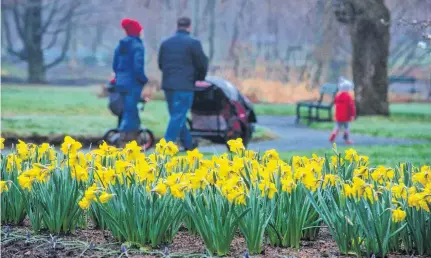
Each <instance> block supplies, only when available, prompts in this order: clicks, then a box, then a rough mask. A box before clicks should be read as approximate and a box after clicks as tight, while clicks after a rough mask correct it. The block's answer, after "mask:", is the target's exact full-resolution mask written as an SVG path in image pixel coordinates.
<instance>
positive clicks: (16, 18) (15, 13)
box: [12, 4, 25, 40]
mask: <svg viewBox="0 0 431 258" xmlns="http://www.w3.org/2000/svg"><path fill="white" fill-rule="evenodd" d="M12 12H13V18H14V21H15V26H16V29H17V31H18V34H19V36H20V37H21V39H22V40H24V38H25V35H24V25H23V24H22V22H21V18H20V17H21V14H20V13H19V10H18V4H15V5H14V6H13V8H12Z"/></svg>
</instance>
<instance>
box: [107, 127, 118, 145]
mask: <svg viewBox="0 0 431 258" xmlns="http://www.w3.org/2000/svg"><path fill="white" fill-rule="evenodd" d="M119 133H120V131H118V129H116V128H115V129H109V130H108V131H107V132H106V133H105V134H104V135H103V140H104V141H105V142H106V143H107V144H109V145H117V143H118V139H119Z"/></svg>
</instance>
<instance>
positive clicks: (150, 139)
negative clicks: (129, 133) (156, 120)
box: [138, 129, 155, 151]
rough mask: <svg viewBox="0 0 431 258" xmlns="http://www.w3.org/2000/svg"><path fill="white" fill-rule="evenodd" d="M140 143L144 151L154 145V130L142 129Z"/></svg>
mask: <svg viewBox="0 0 431 258" xmlns="http://www.w3.org/2000/svg"><path fill="white" fill-rule="evenodd" d="M138 144H139V146H141V147H142V149H143V150H144V151H146V150H148V149H150V148H151V147H153V146H154V144H155V139H154V135H153V132H151V131H150V130H149V129H141V130H140V131H139V137H138Z"/></svg>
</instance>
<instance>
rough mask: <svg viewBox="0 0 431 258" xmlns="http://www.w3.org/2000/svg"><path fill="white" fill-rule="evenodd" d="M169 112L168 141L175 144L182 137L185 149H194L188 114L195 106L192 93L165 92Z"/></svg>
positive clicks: (166, 138)
mask: <svg viewBox="0 0 431 258" xmlns="http://www.w3.org/2000/svg"><path fill="white" fill-rule="evenodd" d="M165 97H166V101H167V103H168V110H169V116H170V119H169V124H168V127H167V129H166V133H165V140H166V141H173V142H175V141H176V140H177V138H178V137H180V140H181V143H182V144H183V146H184V148H185V149H192V148H193V141H192V136H191V134H190V131H189V129H188V128H187V113H188V112H189V110H190V108H191V107H192V104H193V97H194V92H192V91H165Z"/></svg>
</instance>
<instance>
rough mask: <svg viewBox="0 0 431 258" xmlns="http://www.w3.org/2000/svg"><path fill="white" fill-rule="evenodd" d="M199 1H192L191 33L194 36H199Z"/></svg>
mask: <svg viewBox="0 0 431 258" xmlns="http://www.w3.org/2000/svg"><path fill="white" fill-rule="evenodd" d="M200 1H201V0H194V1H193V24H194V26H193V35H195V37H197V36H199V13H200V4H199V3H200Z"/></svg>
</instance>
